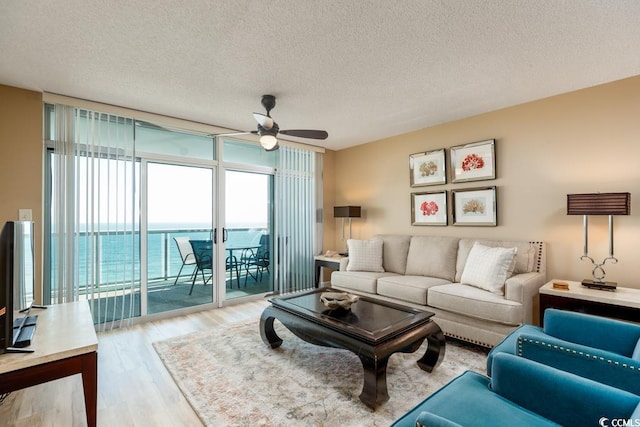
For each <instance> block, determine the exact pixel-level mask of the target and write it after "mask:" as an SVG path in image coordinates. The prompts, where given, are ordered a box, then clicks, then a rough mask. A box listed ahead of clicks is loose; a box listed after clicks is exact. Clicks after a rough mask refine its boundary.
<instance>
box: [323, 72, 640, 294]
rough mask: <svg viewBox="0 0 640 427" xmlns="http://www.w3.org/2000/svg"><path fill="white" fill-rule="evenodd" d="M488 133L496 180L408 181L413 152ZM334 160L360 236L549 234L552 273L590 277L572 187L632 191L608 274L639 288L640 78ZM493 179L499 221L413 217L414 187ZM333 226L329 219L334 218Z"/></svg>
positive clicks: (593, 235)
mask: <svg viewBox="0 0 640 427" xmlns="http://www.w3.org/2000/svg"><path fill="white" fill-rule="evenodd" d="M491 138H495V139H496V156H497V160H496V164H497V179H496V180H492V181H478V182H471V183H464V184H450V183H449V184H446V185H439V186H430V187H418V188H411V187H410V185H409V170H408V169H409V168H408V157H409V155H410V154H412V153H417V152H423V151H428V150H433V149H438V148H443V147H447V148H448V147H451V146H455V145H460V144H465V143H469V142H474V141H480V140H485V139H491ZM335 162H336V164H335V169H336V184H335V185H336V188H335V200H334V203H335V204H337V205H342V204H353V205H361V206H362V207H363V218H362V219H360V220H355V221H354V228H353V230H354V231H353V233H354V238H368V237H371V236H372V235H374V234H376V233H402V234H422V235H426V234H431V235H451V236H470V237H486V238H500V239H530V240H542V241H545V242H547V244H548V252H547V261H548V263H547V273H548V278H549V279H551V278H565V279H569V280H581V279H583V278H586V277H591V267H590V264H588V263H587V262H583V261H580V259H579V258H580V256H581V255H582V245H583V240H582V236H583V234H582V217H580V216H567V215H566V195H567V194H569V193H582V192H585V193H588V192H630V193H631V216H624V217H616V218H615V255H616V257H617V258H618V259H619V263H618V264H617V265H610V264H607V266H606V268H605V269H606V271H607V279H608V280H614V281H618V282H619V285H620V286H630V287H637V288H640V248H639V245H640V76H637V77H634V78H630V79H625V80H621V81H618V82H612V83H609V84H605V85H601V86H596V87H593V88H589V89H585V90H580V91H576V92H572V93H569V94H565V95H560V96H556V97H552V98H548V99H544V100H540V101H536V102H531V103H527V104H523V105H520V106H516V107H512V108H507V109H503V110H500V111H495V112H492V113H488V114H483V115H479V116H476V117H472V118H468V119H464V120H460V121H456V122H452V123H448V124H445V125H441V126H436V127H432V128H428V129H423V130H420V131H416V132H412V133H408V134H405V135H400V136H397V137H393V138H388V139H384V140H380V141H375V142H371V143H368V144H364V145H361V146H357V147H353V148H350V149H345V150H340V151H338V152H336V155H335ZM488 185H495V186H497V187H498V196H497V198H498V227H461V226H453V225H449V226H447V227H428V226H412V225H411V210H410V194H411V193H412V192H418V191H436V190H443V189H446V190H449V191H450V190H452V189H462V188H473V187H478V186H488ZM449 209H450V206H449ZM450 223H451V221H450ZM335 224H336V220H334V219H333V218H329V220H328V224H327V225H328V226H335ZM589 232H590V234H589V248H590V251H589V252H590V254H591V255H592V256H593V257H594V258H596V260H597V261H598V262H600V261H601V260H602V259H603V258H604V257H605V256H607V254H608V238H607V222H606V217H590V229H589ZM336 233H339V230H337V231H336ZM338 240H339V237H337V238H336V244H338Z"/></svg>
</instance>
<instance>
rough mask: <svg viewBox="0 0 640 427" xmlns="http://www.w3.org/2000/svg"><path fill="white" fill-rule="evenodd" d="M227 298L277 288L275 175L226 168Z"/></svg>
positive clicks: (261, 292)
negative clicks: (275, 273)
mask: <svg viewBox="0 0 640 427" xmlns="http://www.w3.org/2000/svg"><path fill="white" fill-rule="evenodd" d="M224 179H225V186H224V194H225V227H224V229H225V242H224V244H225V267H226V280H227V286H226V294H225V299H227V300H230V299H234V298H239V297H244V296H248V295H256V294H264V293H266V292H272V291H273V283H274V282H273V274H272V271H273V270H272V265H273V258H272V254H273V250H272V243H273V242H272V241H273V239H272V236H273V227H272V223H273V221H272V218H273V175H269V174H265V173H257V172H243V171H236V170H227V171H226V172H225V176H224Z"/></svg>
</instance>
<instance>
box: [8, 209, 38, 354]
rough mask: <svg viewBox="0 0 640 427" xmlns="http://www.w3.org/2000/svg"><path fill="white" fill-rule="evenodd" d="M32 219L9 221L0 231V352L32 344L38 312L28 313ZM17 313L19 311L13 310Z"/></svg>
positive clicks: (31, 295) (30, 304) (29, 305)
mask: <svg viewBox="0 0 640 427" xmlns="http://www.w3.org/2000/svg"><path fill="white" fill-rule="evenodd" d="M33 250H34V249H33V223H32V222H31V221H9V222H7V223H6V224H5V225H4V227H3V228H2V232H1V234H0V326H1V327H0V353H4V352H7V351H28V350H26V349H25V350H20V349H21V348H23V347H28V346H29V345H31V338H32V337H33V333H34V332H35V327H36V320H37V316H29V311H30V308H31V306H32V303H33V291H34V285H35V281H34V253H33ZM16 313H18V314H16Z"/></svg>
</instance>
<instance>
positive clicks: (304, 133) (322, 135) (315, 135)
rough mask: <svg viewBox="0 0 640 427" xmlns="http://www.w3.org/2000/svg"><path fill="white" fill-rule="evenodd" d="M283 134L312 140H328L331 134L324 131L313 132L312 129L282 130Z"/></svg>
mask: <svg viewBox="0 0 640 427" xmlns="http://www.w3.org/2000/svg"><path fill="white" fill-rule="evenodd" d="M280 133H281V134H283V135H289V136H296V137H298V138H312V139H327V138H328V137H329V134H328V133H327V131H324V130H311V129H288V130H281V131H280Z"/></svg>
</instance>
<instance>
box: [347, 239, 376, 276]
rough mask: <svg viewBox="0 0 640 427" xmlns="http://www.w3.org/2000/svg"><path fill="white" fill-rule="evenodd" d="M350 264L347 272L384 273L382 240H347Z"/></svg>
mask: <svg viewBox="0 0 640 427" xmlns="http://www.w3.org/2000/svg"><path fill="white" fill-rule="evenodd" d="M347 247H348V248H349V264H347V271H372V272H374V273H382V272H384V269H383V268H382V240H377V239H376V240H355V239H349V240H347Z"/></svg>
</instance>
